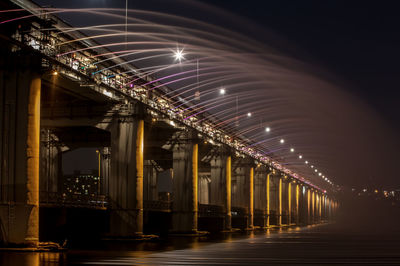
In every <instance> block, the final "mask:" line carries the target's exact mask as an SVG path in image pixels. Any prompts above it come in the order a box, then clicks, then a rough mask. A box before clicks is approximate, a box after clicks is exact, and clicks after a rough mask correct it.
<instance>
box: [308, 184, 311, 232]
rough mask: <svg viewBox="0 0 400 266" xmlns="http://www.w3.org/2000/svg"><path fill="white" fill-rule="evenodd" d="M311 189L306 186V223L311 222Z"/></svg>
mask: <svg viewBox="0 0 400 266" xmlns="http://www.w3.org/2000/svg"><path fill="white" fill-rule="evenodd" d="M311 200H312V197H311V190H310V188H307V224H312V209H311V208H312V203H311Z"/></svg>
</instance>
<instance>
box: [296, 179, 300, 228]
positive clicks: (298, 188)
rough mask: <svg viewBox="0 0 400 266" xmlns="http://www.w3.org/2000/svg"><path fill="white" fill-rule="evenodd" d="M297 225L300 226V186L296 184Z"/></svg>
mask: <svg viewBox="0 0 400 266" xmlns="http://www.w3.org/2000/svg"><path fill="white" fill-rule="evenodd" d="M295 216H296V218H295V223H296V224H297V225H299V224H300V185H299V184H296V207H295Z"/></svg>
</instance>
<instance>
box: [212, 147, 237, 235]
mask: <svg viewBox="0 0 400 266" xmlns="http://www.w3.org/2000/svg"><path fill="white" fill-rule="evenodd" d="M210 164H211V197H210V202H211V204H212V205H218V206H222V207H223V212H224V230H227V231H229V230H231V229H232V214H231V174H232V173H231V171H232V166H231V156H229V155H228V153H227V151H225V149H223V148H221V149H220V152H219V154H218V155H217V156H215V157H214V158H213V159H211V161H210Z"/></svg>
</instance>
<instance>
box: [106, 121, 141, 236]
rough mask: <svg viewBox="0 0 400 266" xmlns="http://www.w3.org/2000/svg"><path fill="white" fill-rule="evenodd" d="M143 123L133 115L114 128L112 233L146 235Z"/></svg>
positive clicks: (111, 188) (112, 132)
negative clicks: (144, 223)
mask: <svg viewBox="0 0 400 266" xmlns="http://www.w3.org/2000/svg"><path fill="white" fill-rule="evenodd" d="M143 148H144V121H143V120H141V119H138V118H135V117H133V116H131V117H125V118H124V119H122V120H118V121H115V122H113V124H112V125H111V177H110V180H109V196H110V201H111V208H112V209H111V223H110V226H111V228H110V234H111V236H113V237H137V236H140V235H142V234H143Z"/></svg>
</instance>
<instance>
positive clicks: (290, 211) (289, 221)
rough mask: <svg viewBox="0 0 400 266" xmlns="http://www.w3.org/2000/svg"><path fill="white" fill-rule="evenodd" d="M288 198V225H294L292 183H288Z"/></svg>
mask: <svg viewBox="0 0 400 266" xmlns="http://www.w3.org/2000/svg"><path fill="white" fill-rule="evenodd" d="M287 196H288V198H287V209H288V212H287V213H288V216H287V217H288V218H287V219H288V220H287V224H288V225H290V224H291V223H292V183H291V182H290V181H288V182H287Z"/></svg>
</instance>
